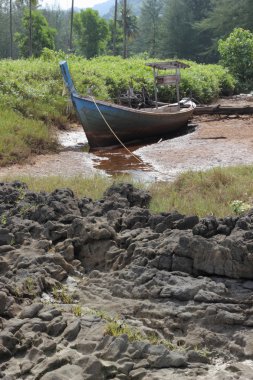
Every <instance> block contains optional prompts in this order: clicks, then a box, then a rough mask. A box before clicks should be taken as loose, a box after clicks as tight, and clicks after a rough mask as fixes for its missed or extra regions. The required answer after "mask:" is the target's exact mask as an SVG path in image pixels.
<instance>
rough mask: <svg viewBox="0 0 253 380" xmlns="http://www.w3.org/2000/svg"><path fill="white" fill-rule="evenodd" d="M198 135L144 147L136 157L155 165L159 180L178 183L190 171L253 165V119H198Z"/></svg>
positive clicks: (214, 117)
mask: <svg viewBox="0 0 253 380" xmlns="http://www.w3.org/2000/svg"><path fill="white" fill-rule="evenodd" d="M193 122H194V123H196V125H197V127H196V130H195V132H193V133H189V134H187V135H184V136H180V137H177V138H174V139H171V140H166V141H162V142H160V143H159V144H153V145H148V146H144V147H142V148H140V149H138V150H137V151H136V152H135V154H137V155H138V156H140V157H141V159H142V160H143V161H144V162H145V163H147V164H149V165H152V167H153V168H154V170H155V171H156V173H157V177H158V179H159V180H172V179H175V178H176V177H177V176H178V175H179V174H180V173H182V172H184V171H187V170H207V169H210V168H214V167H217V166H234V165H243V164H245V165H246V164H252V163H253V128H252V126H253V117H252V116H241V117H236V116H232V117H224V116H223V117H219V116H218V117H217V116H211V115H209V116H202V117H195V118H194V119H193Z"/></svg>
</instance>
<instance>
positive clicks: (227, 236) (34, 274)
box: [0, 182, 253, 380]
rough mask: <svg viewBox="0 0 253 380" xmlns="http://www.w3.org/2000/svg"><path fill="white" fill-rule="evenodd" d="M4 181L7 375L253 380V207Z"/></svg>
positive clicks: (0, 327) (1, 253)
mask: <svg viewBox="0 0 253 380" xmlns="http://www.w3.org/2000/svg"><path fill="white" fill-rule="evenodd" d="M149 201H150V196H149V194H148V193H146V192H144V191H141V190H136V189H134V188H133V187H132V186H131V185H128V184H123V185H114V186H113V187H111V188H110V189H108V190H107V192H106V193H105V194H104V197H103V199H101V200H99V201H96V202H93V201H92V200H91V199H87V198H82V199H77V198H76V197H75V196H74V194H73V193H72V191H71V190H69V189H57V190H55V191H54V192H52V193H50V194H47V193H34V192H31V191H29V190H28V189H27V187H26V185H25V184H23V183H19V182H14V183H11V184H8V183H1V184H0V378H1V379H5V380H20V379H22V380H39V379H41V380H67V379H75V380H104V379H115V380H163V379H164V380H165V379H166V380H174V379H179V380H182V379H185V380H186V379H187V380H189V379H190V380H195V379H197V380H204V379H205V380H211V379H212V380H213V379H216V380H220V379H223V380H231V379H232V380H237V379H247V380H250V379H253V372H252V369H253V345H252V339H253V332H252V326H253V299H252V289H253V281H252V273H253V211H252V210H251V211H250V212H249V213H248V214H247V215H245V216H243V217H227V218H224V219H216V218H215V217H210V218H204V219H201V220H199V218H198V217H196V216H184V215H180V214H178V213H176V212H173V213H162V214H158V215H152V214H151V213H150V212H149V211H148V209H147V206H148V203H149Z"/></svg>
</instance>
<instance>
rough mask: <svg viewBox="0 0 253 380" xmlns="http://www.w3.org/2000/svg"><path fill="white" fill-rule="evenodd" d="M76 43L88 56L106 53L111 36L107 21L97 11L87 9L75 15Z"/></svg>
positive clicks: (80, 50) (78, 49) (78, 48)
mask: <svg viewBox="0 0 253 380" xmlns="http://www.w3.org/2000/svg"><path fill="white" fill-rule="evenodd" d="M74 30H75V45H76V48H77V51H79V52H80V53H82V54H83V55H84V56H85V57H86V58H92V57H95V56H97V55H99V54H102V53H104V51H105V48H106V44H107V41H108V36H109V27H108V24H107V22H106V21H105V20H104V19H103V18H101V17H100V16H99V14H98V12H97V11H94V10H93V9H86V10H85V11H81V12H79V13H76V14H75V16H74Z"/></svg>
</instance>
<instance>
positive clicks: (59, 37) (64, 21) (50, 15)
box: [42, 5, 70, 52]
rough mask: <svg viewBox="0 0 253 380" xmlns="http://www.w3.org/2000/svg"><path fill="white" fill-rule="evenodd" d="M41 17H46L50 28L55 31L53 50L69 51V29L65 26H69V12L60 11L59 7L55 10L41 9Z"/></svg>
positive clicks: (53, 8)
mask: <svg viewBox="0 0 253 380" xmlns="http://www.w3.org/2000/svg"><path fill="white" fill-rule="evenodd" d="M42 12H43V15H44V16H45V17H46V19H47V21H48V24H49V26H50V27H51V28H54V29H56V30H57V33H56V35H55V49H56V50H62V51H65V52H68V51H69V36H70V35H69V29H68V28H66V25H68V24H69V11H67V10H62V9H61V8H60V7H59V5H58V6H57V7H56V8H55V7H52V8H49V7H47V8H45V9H42Z"/></svg>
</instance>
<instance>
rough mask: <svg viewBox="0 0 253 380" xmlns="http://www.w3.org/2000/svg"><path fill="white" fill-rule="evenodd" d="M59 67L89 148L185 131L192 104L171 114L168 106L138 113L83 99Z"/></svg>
mask: <svg viewBox="0 0 253 380" xmlns="http://www.w3.org/2000/svg"><path fill="white" fill-rule="evenodd" d="M60 66H61V70H62V74H63V78H64V81H65V84H66V86H67V88H68V90H69V92H70V95H71V99H72V102H73V105H74V108H75V110H76V112H77V115H78V118H79V120H80V122H81V124H82V126H83V129H84V132H85V133H86V136H87V139H88V142H89V145H90V147H91V148H101V147H111V146H117V145H120V141H121V142H123V143H124V144H128V143H130V142H133V141H142V140H146V139H148V138H154V137H163V136H167V135H169V134H170V133H172V132H175V131H177V130H179V129H181V128H184V127H185V126H186V125H187V123H188V120H189V119H190V118H191V116H192V113H193V109H194V106H195V105H194V103H192V104H190V105H189V108H181V109H180V110H178V108H177V106H176V108H177V110H174V111H172V109H171V107H170V106H163V107H160V108H158V109H155V108H154V109H146V110H145V109H144V110H138V109H133V108H128V107H124V106H120V105H117V104H111V103H109V102H104V101H98V100H95V99H93V98H92V97H82V96H80V95H78V94H77V92H76V90H75V88H74V85H73V82H72V79H71V77H70V74H69V71H68V66H67V63H66V62H62V63H60ZM174 108H175V106H174ZM115 135H116V136H117V137H115ZM119 140H120V141H119Z"/></svg>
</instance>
